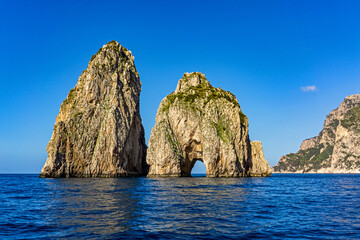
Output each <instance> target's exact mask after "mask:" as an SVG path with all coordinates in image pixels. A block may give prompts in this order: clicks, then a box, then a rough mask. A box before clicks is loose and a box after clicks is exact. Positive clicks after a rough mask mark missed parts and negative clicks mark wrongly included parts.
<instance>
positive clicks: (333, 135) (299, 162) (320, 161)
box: [273, 94, 360, 173]
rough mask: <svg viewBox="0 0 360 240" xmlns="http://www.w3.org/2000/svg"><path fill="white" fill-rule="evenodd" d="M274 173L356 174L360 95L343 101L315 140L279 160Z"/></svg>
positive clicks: (359, 152)
mask: <svg viewBox="0 0 360 240" xmlns="http://www.w3.org/2000/svg"><path fill="white" fill-rule="evenodd" d="M273 170H274V172H280V173H281V172H284V173H303V172H304V173H360V94H354V95H350V96H348V97H346V98H345V99H344V101H343V102H342V103H341V104H340V105H339V107H338V108H337V109H335V110H333V111H332V112H330V113H329V114H328V115H327V116H326V119H325V122H324V127H323V129H322V130H321V132H320V133H319V135H318V136H316V137H313V138H309V139H306V140H304V141H303V142H302V144H301V146H300V150H299V151H298V152H297V153H289V154H287V155H285V156H282V157H281V158H280V160H279V162H278V164H277V165H276V166H274V167H273Z"/></svg>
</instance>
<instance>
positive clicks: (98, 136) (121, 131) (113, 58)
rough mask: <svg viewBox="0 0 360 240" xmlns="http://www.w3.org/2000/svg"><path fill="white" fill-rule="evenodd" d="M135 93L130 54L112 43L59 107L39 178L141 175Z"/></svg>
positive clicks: (137, 82) (143, 169)
mask: <svg viewBox="0 0 360 240" xmlns="http://www.w3.org/2000/svg"><path fill="white" fill-rule="evenodd" d="M140 91H141V82H140V78H139V74H138V72H137V71H136V68H135V65H134V57H133V56H132V54H131V52H130V51H129V50H127V49H126V48H124V47H122V46H121V45H120V44H119V43H117V42H116V41H111V42H109V43H108V44H106V45H104V46H103V47H102V48H101V49H100V50H99V51H98V52H97V53H96V54H95V55H93V56H92V58H91V60H90V62H89V65H88V67H87V69H86V70H85V71H84V72H83V73H82V74H81V75H80V77H79V79H78V82H77V84H76V86H75V87H74V88H73V89H71V90H70V92H69V94H68V96H67V98H66V99H65V100H64V102H63V103H62V104H61V107H60V112H59V114H58V116H57V117H56V121H55V126H54V132H53V135H52V137H51V140H50V142H49V144H48V146H47V152H48V159H47V161H46V163H45V165H44V167H43V169H42V171H41V174H40V176H42V177H118V176H140V175H145V174H146V173H147V167H146V163H145V156H146V145H145V139H144V130H143V126H142V124H141V117H140V112H139V104H140V103H139V97H140Z"/></svg>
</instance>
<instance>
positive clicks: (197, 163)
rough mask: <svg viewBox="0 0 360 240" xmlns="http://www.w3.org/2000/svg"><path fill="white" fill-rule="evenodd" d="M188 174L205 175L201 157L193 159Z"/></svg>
mask: <svg viewBox="0 0 360 240" xmlns="http://www.w3.org/2000/svg"><path fill="white" fill-rule="evenodd" d="M190 176H206V167H205V164H204V163H203V161H202V159H195V160H194V164H193V166H192V168H191V173H190Z"/></svg>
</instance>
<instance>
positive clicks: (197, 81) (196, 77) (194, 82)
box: [175, 72, 212, 93]
mask: <svg viewBox="0 0 360 240" xmlns="http://www.w3.org/2000/svg"><path fill="white" fill-rule="evenodd" d="M198 86H201V87H212V86H211V84H210V83H209V81H208V80H207V79H206V77H205V74H203V73H199V72H193V73H184V75H183V77H182V78H181V79H180V80H179V82H178V85H177V87H176V90H175V93H179V92H184V91H188V90H189V89H191V88H194V87H198Z"/></svg>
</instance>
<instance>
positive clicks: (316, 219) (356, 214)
mask: <svg viewBox="0 0 360 240" xmlns="http://www.w3.org/2000/svg"><path fill="white" fill-rule="evenodd" d="M0 239H360V175H325V174H324V175H322V174H294V175H292V174H273V176H271V177H268V178H205V177H201V176H197V177H187V178H145V177H143V178H68V179H66V178H63V179H43V178H39V177H38V176H37V175H0Z"/></svg>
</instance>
